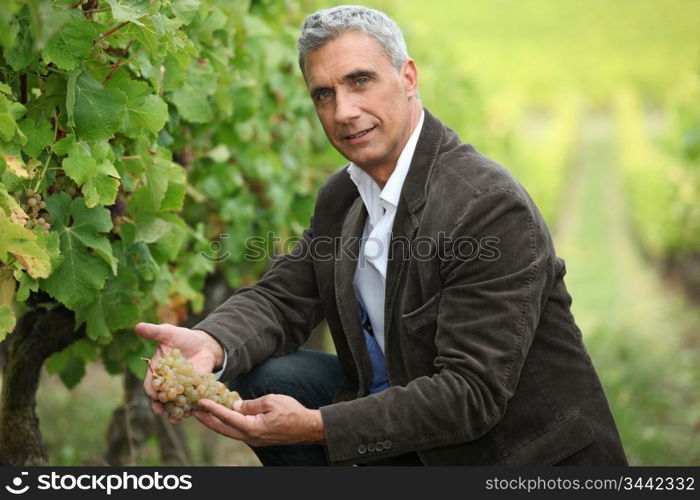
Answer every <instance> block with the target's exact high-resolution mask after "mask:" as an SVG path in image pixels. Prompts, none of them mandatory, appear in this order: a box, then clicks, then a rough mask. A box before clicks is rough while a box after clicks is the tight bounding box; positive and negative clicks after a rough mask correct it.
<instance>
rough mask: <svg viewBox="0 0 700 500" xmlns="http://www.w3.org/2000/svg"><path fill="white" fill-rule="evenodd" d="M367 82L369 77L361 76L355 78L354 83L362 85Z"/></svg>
mask: <svg viewBox="0 0 700 500" xmlns="http://www.w3.org/2000/svg"><path fill="white" fill-rule="evenodd" d="M368 83H369V78H367V77H366V76H361V77H359V78H358V79H357V80H355V85H357V86H359V87H362V86H363V85H367V84H368Z"/></svg>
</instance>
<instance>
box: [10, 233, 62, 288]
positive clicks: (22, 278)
mask: <svg viewBox="0 0 700 500" xmlns="http://www.w3.org/2000/svg"><path fill="white" fill-rule="evenodd" d="M54 234H55V233H54ZM56 241H58V239H57V240H56ZM51 265H52V266H53V265H54V264H53V262H52V263H51ZM56 265H58V264H56ZM16 277H17V275H15V278H16ZM37 290H39V282H38V281H37V280H35V279H34V278H32V277H31V276H29V275H28V274H27V273H25V272H24V271H19V287H18V288H17V293H16V294H15V298H16V299H17V301H18V302H24V301H25V300H27V299H28V298H29V292H36V291H37Z"/></svg>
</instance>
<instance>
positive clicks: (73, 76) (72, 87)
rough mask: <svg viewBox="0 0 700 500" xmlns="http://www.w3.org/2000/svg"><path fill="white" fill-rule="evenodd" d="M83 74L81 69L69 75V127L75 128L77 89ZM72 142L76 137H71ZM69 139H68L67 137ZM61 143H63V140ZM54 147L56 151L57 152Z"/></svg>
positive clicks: (67, 112)
mask: <svg viewBox="0 0 700 500" xmlns="http://www.w3.org/2000/svg"><path fill="white" fill-rule="evenodd" d="M81 73H82V70H81V69H80V68H77V69H74V70H73V71H71V72H70V73H68V82H67V83H66V114H67V115H68V126H69V127H75V87H76V82H77V80H78V76H80V74H81ZM70 137H72V140H73V141H75V136H73V135H72V134H71V135H70ZM66 139H68V137H66ZM59 142H63V139H62V140H60V141H59ZM55 150H56V149H55V147H54V151H55ZM59 154H64V153H59Z"/></svg>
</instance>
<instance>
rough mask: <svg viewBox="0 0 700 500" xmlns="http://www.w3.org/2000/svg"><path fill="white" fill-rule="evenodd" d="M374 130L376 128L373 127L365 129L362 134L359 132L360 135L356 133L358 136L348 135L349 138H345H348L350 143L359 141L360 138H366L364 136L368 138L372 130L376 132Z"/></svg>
mask: <svg viewBox="0 0 700 500" xmlns="http://www.w3.org/2000/svg"><path fill="white" fill-rule="evenodd" d="M374 128H375V127H371V128H368V129H365V130H361V131H360V132H358V133H356V134H352V135H347V136H345V138H346V139H347V140H349V141H354V140H357V139H359V138H361V137H364V136H366V135H367V134H369V133H370V132H371V131H372V130H374Z"/></svg>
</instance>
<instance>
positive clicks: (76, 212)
mask: <svg viewBox="0 0 700 500" xmlns="http://www.w3.org/2000/svg"><path fill="white" fill-rule="evenodd" d="M71 211H72V214H73V225H72V226H71V228H70V229H71V231H73V233H74V235H75V237H76V238H77V239H78V240H80V242H81V243H82V244H83V245H85V246H86V247H88V248H92V249H93V250H94V251H95V253H97V255H99V256H100V257H102V259H103V260H104V261H105V262H106V263H107V264H109V266H110V267H111V269H112V272H113V273H114V274H116V272H117V259H116V258H115V257H114V255H113V253H112V244H111V243H110V242H109V239H108V238H107V237H106V236H103V235H100V234H99V233H107V232H109V231H110V230H111V229H112V217H111V216H110V213H109V210H107V209H106V208H102V207H97V208H89V207H87V206H86V205H85V204H84V203H83V202H82V201H81V200H80V198H78V199H76V200H73V203H72V204H71Z"/></svg>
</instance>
